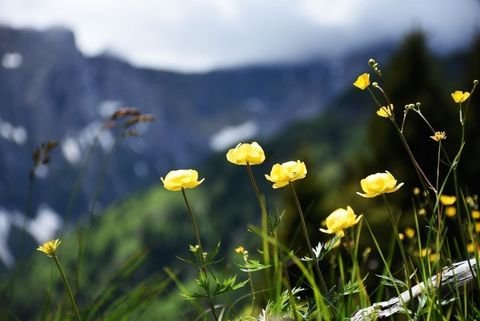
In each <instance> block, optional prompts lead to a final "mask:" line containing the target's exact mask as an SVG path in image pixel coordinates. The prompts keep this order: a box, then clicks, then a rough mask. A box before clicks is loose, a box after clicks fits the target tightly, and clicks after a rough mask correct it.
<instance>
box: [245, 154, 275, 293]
mask: <svg viewBox="0 0 480 321" xmlns="http://www.w3.org/2000/svg"><path fill="white" fill-rule="evenodd" d="M247 173H248V177H249V179H250V183H251V184H252V188H253V191H254V192H255V196H256V197H257V202H258V205H259V206H260V211H261V215H262V250H263V251H262V253H263V261H264V262H265V265H269V264H270V248H269V245H268V214H267V208H266V206H265V202H264V201H263V200H262V197H261V194H260V190H259V188H258V185H257V183H256V181H255V177H254V176H253V172H252V167H251V166H250V164H249V163H247ZM265 279H266V282H267V285H268V287H270V284H271V282H270V275H269V273H268V271H265Z"/></svg>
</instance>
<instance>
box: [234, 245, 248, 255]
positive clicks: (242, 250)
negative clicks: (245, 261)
mask: <svg viewBox="0 0 480 321" xmlns="http://www.w3.org/2000/svg"><path fill="white" fill-rule="evenodd" d="M245 252H247V251H246V250H245V248H244V247H243V246H241V245H240V246H238V247H237V248H236V249H235V253H237V254H244V253H245Z"/></svg>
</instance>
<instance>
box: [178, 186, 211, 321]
mask: <svg viewBox="0 0 480 321" xmlns="http://www.w3.org/2000/svg"><path fill="white" fill-rule="evenodd" d="M182 195H183V200H184V201H185V205H186V206H187V211H188V214H189V215H190V218H191V220H192V225H193V230H194V233H195V238H196V240H197V244H198V247H199V250H200V263H201V265H200V272H201V273H203V274H204V276H205V279H208V273H207V268H206V266H205V258H204V257H203V253H204V251H203V246H202V240H201V239H200V232H199V230H198V225H197V220H196V219H195V215H193V211H192V207H191V206H190V203H189V202H188V198H187V194H186V193H185V189H184V188H183V187H182ZM205 290H206V292H207V297H208V304H209V305H210V311H212V314H213V318H214V320H215V321H218V315H217V312H216V311H215V305H214V304H213V298H212V296H211V294H210V289H209V288H208V287H207V288H206V289H205Z"/></svg>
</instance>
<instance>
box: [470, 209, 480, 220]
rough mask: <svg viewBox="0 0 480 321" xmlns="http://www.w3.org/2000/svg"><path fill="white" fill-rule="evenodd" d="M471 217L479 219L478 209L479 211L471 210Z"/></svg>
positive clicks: (479, 212)
mask: <svg viewBox="0 0 480 321" xmlns="http://www.w3.org/2000/svg"><path fill="white" fill-rule="evenodd" d="M472 218H473V219H474V220H477V219H479V218H480V211H479V210H473V211H472Z"/></svg>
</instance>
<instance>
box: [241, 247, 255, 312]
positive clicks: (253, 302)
mask: <svg viewBox="0 0 480 321" xmlns="http://www.w3.org/2000/svg"><path fill="white" fill-rule="evenodd" d="M243 262H244V263H245V264H248V254H247V252H245V253H244V254H243ZM247 273H248V281H249V283H250V291H252V305H251V308H250V310H251V311H252V315H253V309H254V308H255V287H254V286H253V277H252V272H250V270H249V271H248V272H247Z"/></svg>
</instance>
